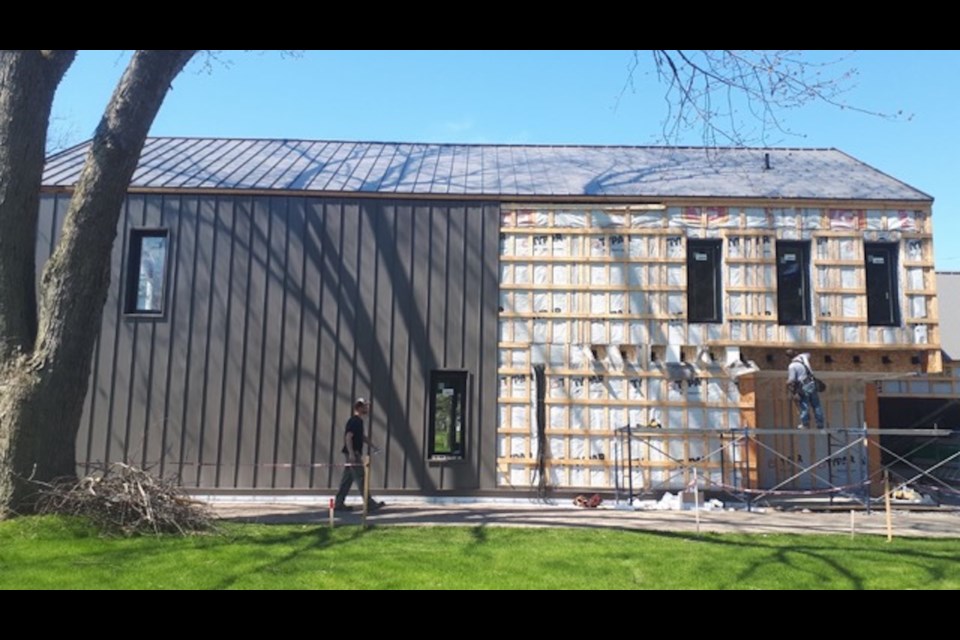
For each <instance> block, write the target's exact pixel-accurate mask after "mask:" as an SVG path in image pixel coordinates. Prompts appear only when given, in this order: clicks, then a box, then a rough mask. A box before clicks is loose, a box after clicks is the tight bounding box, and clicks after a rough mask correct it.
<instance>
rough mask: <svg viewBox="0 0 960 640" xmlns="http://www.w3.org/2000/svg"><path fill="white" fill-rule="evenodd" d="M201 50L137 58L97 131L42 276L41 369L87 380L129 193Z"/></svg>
mask: <svg viewBox="0 0 960 640" xmlns="http://www.w3.org/2000/svg"><path fill="white" fill-rule="evenodd" d="M194 53H195V51H153V50H145V51H137V52H136V53H135V54H134V56H133V58H132V59H131V60H130V63H129V65H128V66H127V69H126V71H125V72H124V75H123V77H122V78H121V80H120V82H119V84H118V85H117V88H116V90H115V91H114V93H113V97H112V98H111V99H110V103H109V104H108V105H107V108H106V111H105V112H104V115H103V119H102V120H101V121H100V124H99V126H98V127H97V130H96V134H95V135H94V138H93V143H92V145H91V148H90V151H89V153H88V155H87V158H86V162H85V164H84V168H83V170H82V171H81V174H80V179H79V181H78V183H77V186H76V189H75V191H74V194H73V197H72V198H71V201H70V206H69V208H68V210H67V214H66V217H65V220H64V227H63V235H62V237H61V240H60V242H59V243H58V245H57V248H56V251H55V252H54V254H53V256H52V257H51V258H50V261H49V263H48V264H47V267H46V269H45V270H44V274H43V281H42V285H41V286H42V290H41V305H40V324H39V330H38V335H37V341H36V348H35V358H36V359H37V361H38V364H43V365H48V364H50V365H53V366H54V369H56V370H58V371H62V370H63V369H64V368H66V369H68V370H70V372H71V373H70V375H75V376H77V377H78V379H79V380H83V381H85V380H86V376H87V375H89V368H90V355H91V353H92V350H93V345H94V342H95V337H96V335H97V333H98V331H99V327H100V321H101V317H102V315H103V304H104V301H105V299H106V296H107V290H108V288H109V284H110V255H111V251H112V248H113V243H114V239H115V237H116V233H117V221H118V219H119V216H120V210H121V207H122V204H123V200H124V197H125V196H126V191H127V186H128V185H129V183H130V179H131V177H132V176H133V172H134V170H135V169H136V166H137V162H138V160H139V158H140V151H141V150H142V148H143V143H144V140H145V139H146V136H147V133H148V131H149V129H150V126H151V125H152V124H153V120H154V118H155V117H156V114H157V111H158V110H159V109H160V105H161V104H162V103H163V99H164V97H165V96H166V93H167V90H168V89H169V86H170V83H171V82H172V81H173V79H174V78H175V77H176V75H177V74H178V73H179V72H180V71H181V69H183V67H184V65H186V63H187V62H188V61H189V60H190V58H191V57H193V55H194Z"/></svg>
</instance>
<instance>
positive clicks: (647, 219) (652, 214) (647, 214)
mask: <svg viewBox="0 0 960 640" xmlns="http://www.w3.org/2000/svg"><path fill="white" fill-rule="evenodd" d="M663 220H664V214H663V212H662V211H644V212H640V213H632V214H630V226H632V227H637V228H641V229H655V228H658V227H662V226H663Z"/></svg>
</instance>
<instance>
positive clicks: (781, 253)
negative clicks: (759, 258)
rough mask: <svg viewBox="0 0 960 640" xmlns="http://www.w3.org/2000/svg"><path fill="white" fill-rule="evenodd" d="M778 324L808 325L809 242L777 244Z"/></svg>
mask: <svg viewBox="0 0 960 640" xmlns="http://www.w3.org/2000/svg"><path fill="white" fill-rule="evenodd" d="M777 321H778V322H779V323H780V324H810V322H811V320H810V243H809V242H777Z"/></svg>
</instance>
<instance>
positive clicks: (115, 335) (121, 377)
mask: <svg viewBox="0 0 960 640" xmlns="http://www.w3.org/2000/svg"><path fill="white" fill-rule="evenodd" d="M126 211H127V206H126V204H125V205H124V214H122V215H121V217H120V220H119V221H118V223H117V226H118V231H117V233H118V237H117V240H116V242H114V244H113V253H112V256H111V267H110V268H111V273H116V274H121V276H120V277H122V274H124V273H126V269H125V266H126V260H125V259H124V258H125V257H126V253H127V224H128V221H129V217H128V216H127V215H126ZM118 279H119V278H118ZM122 304H123V300H122V296H121V295H119V291H118V287H110V291H109V293H108V294H107V301H106V303H105V305H104V318H103V331H102V334H101V335H102V340H101V344H102V345H103V347H105V349H104V352H103V353H102V355H103V356H104V358H103V360H102V366H103V371H104V374H105V379H104V380H103V390H104V396H103V399H104V400H105V401H104V402H103V403H101V405H100V411H99V412H98V415H97V417H96V419H97V421H98V424H97V426H96V428H95V430H94V437H93V438H92V442H91V445H92V446H91V458H92V462H94V463H95V464H106V463H109V462H110V461H111V460H112V458H111V453H115V452H111V451H110V448H111V445H112V444H113V441H114V434H115V430H116V429H120V430H121V433H122V431H123V430H124V422H123V421H124V419H125V418H126V397H127V393H128V388H129V379H130V367H129V362H130V354H129V351H128V352H127V353H126V357H124V356H123V354H121V353H120V352H119V351H118V346H119V344H120V334H121V332H122V331H123V321H122V314H121V305H122ZM108 309H109V310H110V312H107V310H108Z"/></svg>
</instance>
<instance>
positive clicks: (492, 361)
mask: <svg viewBox="0 0 960 640" xmlns="http://www.w3.org/2000/svg"><path fill="white" fill-rule="evenodd" d="M499 246H500V209H499V207H497V206H496V205H487V206H486V207H484V216H483V237H482V243H481V247H482V249H481V252H482V253H481V255H482V264H483V273H482V278H481V281H480V283H479V287H478V289H479V290H480V291H481V297H482V307H483V311H482V313H481V316H480V319H481V320H480V323H481V324H480V345H479V349H480V352H479V353H480V367H479V378H480V379H479V384H477V386H476V394H477V395H476V397H477V402H478V404H479V406H480V407H481V411H482V413H481V416H480V422H479V425H478V427H477V431H478V436H479V438H478V439H479V445H480V446H479V447H478V451H477V456H478V459H479V460H480V464H481V469H480V488H481V489H493V488H495V487H496V482H497V461H496V454H497V360H498V354H497V318H498V312H497V308H498V305H499V296H500V285H499V282H500V275H499V274H500V250H499Z"/></svg>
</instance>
